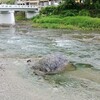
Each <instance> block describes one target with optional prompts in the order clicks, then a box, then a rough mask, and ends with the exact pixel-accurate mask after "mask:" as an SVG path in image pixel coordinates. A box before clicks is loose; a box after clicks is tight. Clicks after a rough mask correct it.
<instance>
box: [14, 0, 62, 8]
mask: <svg viewBox="0 0 100 100" xmlns="http://www.w3.org/2000/svg"><path fill="white" fill-rule="evenodd" d="M60 2H61V0H16V1H15V3H16V4H18V5H37V6H41V7H42V6H44V7H45V6H50V5H55V6H56V5H59V3H60Z"/></svg>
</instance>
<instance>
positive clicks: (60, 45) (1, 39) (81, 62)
mask: <svg viewBox="0 0 100 100" xmlns="http://www.w3.org/2000/svg"><path fill="white" fill-rule="evenodd" d="M54 52H62V53H64V54H65V55H66V56H67V58H68V59H69V61H71V62H72V63H73V64H74V65H75V66H76V67H77V69H76V70H75V71H71V72H66V73H65V74H60V75H55V76H46V77H45V80H44V81H47V83H45V82H44V84H48V83H50V84H52V85H54V92H57V91H58V90H57V89H60V88H61V87H60V86H62V87H64V88H65V87H66V90H64V91H65V92H64V94H62V95H63V98H62V100H66V99H68V100H74V99H73V98H75V97H74V96H75V95H77V94H79V95H77V96H76V99H75V100H78V99H81V100H100V32H85V31H77V30H74V31H73V30H58V29H56V30H54V29H35V28H31V27H26V26H21V25H19V26H17V27H10V28H9V27H4V28H3V27H1V28H0V58H1V59H15V58H16V59H24V61H26V60H27V59H34V58H38V57H41V56H43V55H46V54H50V53H54ZM16 63H17V61H16ZM18 65H20V66H24V65H25V62H24V64H22V62H21V63H20V62H18V64H17V66H18ZM25 66H26V65H25ZM26 69H27V68H26ZM26 69H25V68H24V67H22V68H21V71H19V72H18V73H20V74H21V75H22V76H23V77H24V78H25V77H28V78H29V77H31V78H29V80H31V83H34V81H35V80H36V78H37V77H36V78H35V79H34V78H33V79H32V77H33V76H31V75H30V76H28V74H29V73H28V71H29V70H26ZM23 71H25V72H23ZM40 80H41V79H40ZM42 82H43V80H42ZM54 83H55V84H54ZM36 84H37V83H36ZM44 84H43V83H42V85H43V87H42V89H44V90H43V92H46V91H45V87H46V86H47V85H46V86H45V85H44ZM38 87H39V88H40V87H41V86H39V84H38ZM57 87H59V88H57ZM67 88H68V89H70V90H68V89H67ZM41 91H42V90H41ZM80 91H82V92H81V93H80ZM60 92H61V90H60ZM66 92H68V93H69V94H67V96H68V95H71V94H70V93H73V98H72V97H69V98H68V97H66ZM59 94H60V93H58V95H59ZM48 95H49V94H48ZM47 97H48V96H47ZM81 97H82V98H83V99H82V98H81ZM54 98H55V99H53V98H51V99H52V100H56V99H58V100H60V99H61V98H60V99H59V96H58V98H57V95H54ZM5 100H6V99H5ZM26 100H27V99H26ZM48 100H49V99H48Z"/></svg>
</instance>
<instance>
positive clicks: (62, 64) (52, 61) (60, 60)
mask: <svg viewBox="0 0 100 100" xmlns="http://www.w3.org/2000/svg"><path fill="white" fill-rule="evenodd" d="M27 62H28V64H30V63H32V61H31V60H28V61H27ZM33 62H34V61H33ZM30 65H31V64H30ZM31 67H32V69H33V70H34V72H35V74H37V75H44V74H56V73H60V72H63V71H65V70H75V66H74V65H73V64H71V63H70V62H69V61H68V59H67V57H66V56H65V55H64V54H62V53H55V54H49V55H46V56H44V57H42V58H41V59H39V60H38V61H36V62H35V63H33V65H31Z"/></svg>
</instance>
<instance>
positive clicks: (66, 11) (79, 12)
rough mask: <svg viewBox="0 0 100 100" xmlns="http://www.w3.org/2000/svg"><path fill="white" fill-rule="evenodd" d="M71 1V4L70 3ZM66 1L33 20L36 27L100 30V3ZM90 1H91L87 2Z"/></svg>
mask: <svg viewBox="0 0 100 100" xmlns="http://www.w3.org/2000/svg"><path fill="white" fill-rule="evenodd" d="M68 1H70V2H68ZM74 1H75V0H65V2H64V3H61V4H60V5H59V6H57V7H54V6H52V7H46V8H43V9H42V10H41V11H40V15H38V16H36V17H34V18H33V19H32V22H33V26H34V27H40V28H41V27H42V28H60V29H82V30H83V29H84V30H100V1H98V0H96V2H84V4H81V3H75V2H74ZM86 1H89V0H86Z"/></svg>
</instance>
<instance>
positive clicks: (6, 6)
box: [0, 4, 38, 8]
mask: <svg viewBox="0 0 100 100" xmlns="http://www.w3.org/2000/svg"><path fill="white" fill-rule="evenodd" d="M37 7H38V6H35V5H6V4H1V5H0V8H37Z"/></svg>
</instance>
